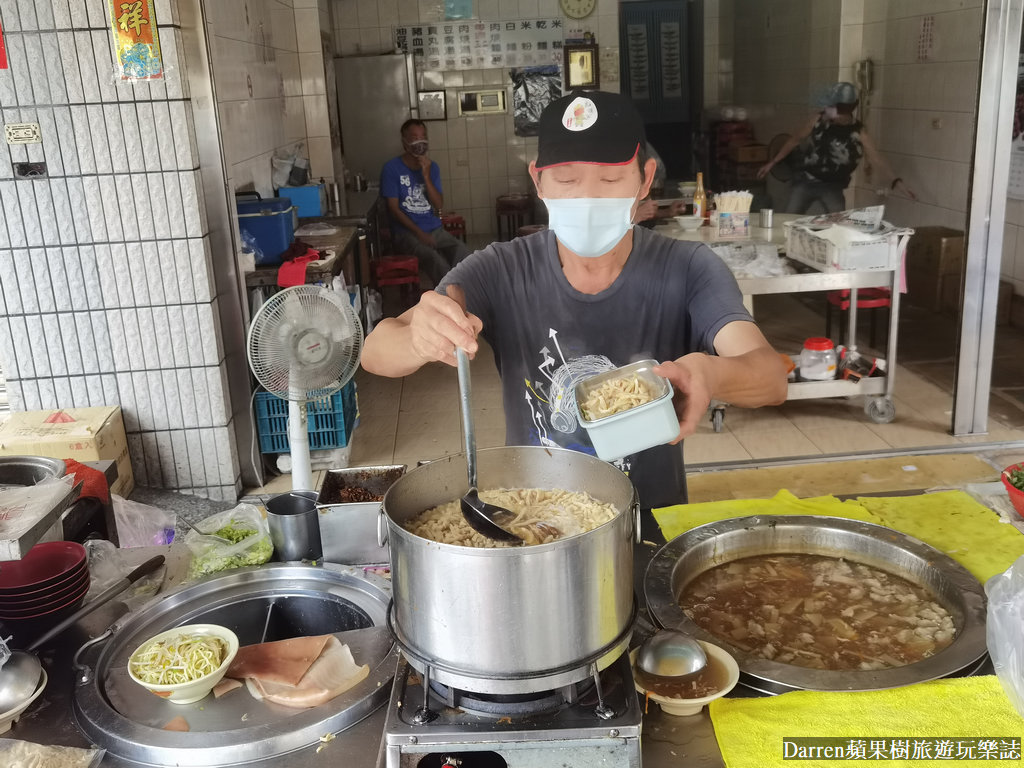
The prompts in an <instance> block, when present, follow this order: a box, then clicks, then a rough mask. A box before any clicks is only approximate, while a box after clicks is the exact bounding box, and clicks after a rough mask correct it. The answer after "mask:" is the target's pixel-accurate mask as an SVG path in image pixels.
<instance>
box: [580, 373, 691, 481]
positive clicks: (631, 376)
mask: <svg viewBox="0 0 1024 768" xmlns="http://www.w3.org/2000/svg"><path fill="white" fill-rule="evenodd" d="M657 364H658V363H657V362H656V361H654V360H640V361H639V362H636V363H631V364H630V365H625V366H623V367H621V368H616V369H614V370H612V371H606V372H604V373H599V374H597V375H596V376H591V377H589V378H586V379H583V380H582V381H580V382H579V383H578V384H577V385H576V389H575V396H576V409H577V410H578V412H579V417H580V424H582V425H583V428H584V429H586V430H587V434H588V435H589V436H590V442H592V443H593V444H594V451H595V452H596V453H597V455H598V457H599V458H601V459H604V460H605V461H615V460H616V459H621V458H622V457H623V456H629V455H630V454H633V453H636V452H637V451H643V450H646V449H648V448H653V447H654V446H656V445H662V444H663V443H667V442H669V441H671V440H674V439H675V438H676V437H677V436H678V434H679V419H678V417H677V416H676V412H675V408H674V407H673V406H672V385H671V384H670V383H669V381H668V379H665V378H662V377H661V376H658V375H656V374H655V373H653V372H652V371H651V368H653V367H654V366H656V365H657Z"/></svg>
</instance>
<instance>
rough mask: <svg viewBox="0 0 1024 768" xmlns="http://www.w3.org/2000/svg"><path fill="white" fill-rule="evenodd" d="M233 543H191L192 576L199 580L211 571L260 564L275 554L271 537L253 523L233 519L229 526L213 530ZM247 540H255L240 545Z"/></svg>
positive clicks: (205, 541) (190, 575) (203, 541)
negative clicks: (240, 545) (245, 544)
mask: <svg viewBox="0 0 1024 768" xmlns="http://www.w3.org/2000/svg"><path fill="white" fill-rule="evenodd" d="M212 535H213V536H219V537H221V538H222V539H227V540H228V541H230V542H231V543H232V545H231V546H228V545H225V544H222V543H220V542H218V541H213V540H203V539H200V540H199V541H198V542H194V543H192V544H191V545H190V546H191V547H192V550H193V554H192V564H191V565H190V566H189V572H188V574H189V578H193V579H198V578H201V577H203V576H208V575H210V574H211V573H218V572H219V571H226V570H230V569H231V568H244V567H246V566H249V565H261V564H263V563H265V562H267V561H268V560H270V556H271V555H273V554H274V546H273V544H271V543H270V537H269V536H268V535H267V534H266V533H265V532H262V531H259V530H257V529H256V528H254V527H253V526H252V523H249V522H245V521H235V520H232V521H231V522H230V523H228V524H227V525H224V526H222V527H220V528H218V529H217V530H216V531H213V533H212ZM247 539H253V541H252V542H250V543H249V544H248V545H247V546H243V547H239V546H238V545H239V544H241V543H242V542H245V541H246V540H247Z"/></svg>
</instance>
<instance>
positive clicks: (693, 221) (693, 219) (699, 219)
mask: <svg viewBox="0 0 1024 768" xmlns="http://www.w3.org/2000/svg"><path fill="white" fill-rule="evenodd" d="M672 218H673V219H675V220H676V224H678V225H679V226H680V227H682V228H683V229H685V230H686V231H687V232H693V231H695V230H698V229H700V227H701V225H702V224H703V223H704V217H703V216H673V217H672Z"/></svg>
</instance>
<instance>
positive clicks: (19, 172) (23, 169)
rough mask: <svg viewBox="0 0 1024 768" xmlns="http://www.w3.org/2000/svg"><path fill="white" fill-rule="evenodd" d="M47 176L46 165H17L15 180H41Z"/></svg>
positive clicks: (15, 167)
mask: <svg viewBox="0 0 1024 768" xmlns="http://www.w3.org/2000/svg"><path fill="white" fill-rule="evenodd" d="M45 176H46V163H15V164H14V178H16V179H41V178H43V177H45Z"/></svg>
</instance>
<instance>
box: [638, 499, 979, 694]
mask: <svg viewBox="0 0 1024 768" xmlns="http://www.w3.org/2000/svg"><path fill="white" fill-rule="evenodd" d="M783 553H789V554H816V555H828V556H831V557H845V558H848V559H850V560H854V561H856V562H858V563H863V564H865V565H869V566H872V567H875V568H880V569H882V570H884V571H888V572H889V573H892V574H895V575H897V576H902V577H903V578H905V579H907V580H908V581H911V582H913V583H914V584H918V585H920V586H923V587H926V588H927V589H929V590H930V591H931V592H932V593H933V594H934V595H935V597H936V598H937V600H938V602H939V603H941V604H942V605H943V607H945V609H946V610H947V611H949V613H950V614H951V615H952V617H953V624H954V626H955V627H956V636H955V637H954V639H953V642H952V643H951V644H950V645H949V646H947V647H946V648H944V649H943V650H941V651H939V652H938V653H936V654H935V655H934V656H930V657H928V658H927V659H924V660H922V661H919V662H916V663H914V664H908V665H906V666H904V667H895V668H892V669H882V670H821V669H808V668H806V667H798V666H794V665H792V664H781V663H778V662H775V661H768V660H766V659H762V658H757V657H752V656H748V655H747V654H746V653H744V652H743V651H742V650H740V649H738V648H735V647H733V646H731V645H729V643H727V642H726V641H724V640H723V639H721V638H718V637H715V636H714V635H711V634H709V633H707V632H705V631H704V630H703V629H701V628H700V627H699V626H697V624H695V623H694V622H693V621H692V620H691V619H690V618H689V617H688V616H687V615H686V614H685V613H684V612H683V609H682V608H680V607H679V599H678V597H679V595H680V594H681V593H682V591H683V589H684V588H685V587H686V585H687V584H689V583H690V582H691V581H693V580H694V579H695V578H696V577H697V576H699V575H700V574H701V573H703V572H704V571H707V570H710V569H711V568H714V567H715V566H718V565H721V564H723V563H728V562H731V561H733V560H739V559H740V558H744V557H752V556H754V555H764V554H783ZM644 596H645V597H646V599H647V607H648V608H649V609H650V612H651V615H652V616H653V617H654V619H655V620H656V621H657V622H658V624H660V625H661V626H663V627H671V628H674V629H681V630H683V631H684V632H687V633H689V634H692V635H695V636H696V637H699V638H701V639H702V640H707V641H708V642H712V643H715V644H716V645H721V646H722V647H724V648H727V649H728V650H729V651H730V652H731V653H732V654H733V655H734V656H735V657H736V661H737V662H739V665H740V672H741V673H742V675H743V676H742V678H741V680H742V681H743V682H744V683H745V684H746V685H748V686H749V687H752V688H754V689H756V690H759V691H764V692H766V693H784V692H786V691H790V690H795V689H810V690H817V691H864V690H876V689H882V688H896V687H899V686H901V685H909V684H911V683H920V682H924V681H926V680H934V679H936V678H940V677H948V676H952V675H957V674H962V673H963V672H964V671H965V670H973V669H974V668H975V667H976V666H977V664H978V661H979V659H981V658H982V657H983V656H984V655H985V592H984V590H983V589H982V586H981V584H979V583H978V580H977V579H975V578H974V577H973V576H972V575H971V574H970V572H969V571H967V569H965V568H964V567H963V566H962V565H960V564H959V563H957V562H956V561H955V560H953V559H952V558H950V557H948V556H946V555H944V554H943V553H942V552H939V551H938V550H936V549H933V548H932V547H930V546H928V545H927V544H925V543H924V542H922V541H919V540H918V539H915V538H912V537H911V536H907V535H906V534H904V533H900V532H899V531H894V530H892V529H891V528H885V527H884V526H881V525H873V524H871V523H865V522H861V521H859V520H847V519H845V518H838V517H819V516H814V515H756V516H752V517H736V518H731V519H729V520H721V521H719V522H715V523H708V524H707V525H702V526H699V527H697V528H694V529H692V530H690V531H687V532H686V533H684V534H682V535H681V536H677V537H676V538H675V539H673V540H672V541H670V542H669V543H668V544H666V545H665V546H664V547H662V548H661V549H660V550H659V551H658V552H657V553H656V554H655V556H654V558H653V559H652V560H651V564H650V565H649V566H648V568H647V573H646V574H645V576H644Z"/></svg>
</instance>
